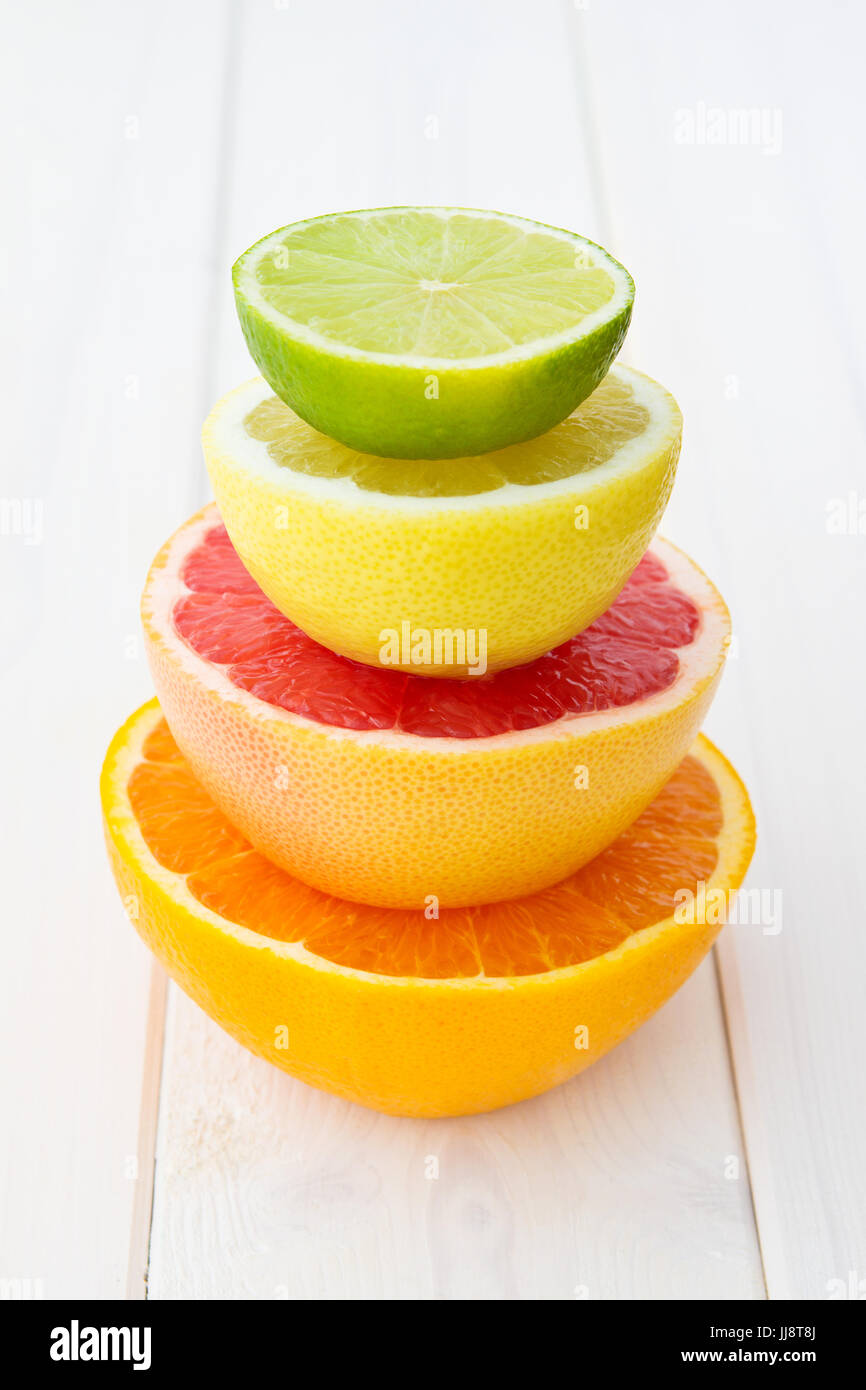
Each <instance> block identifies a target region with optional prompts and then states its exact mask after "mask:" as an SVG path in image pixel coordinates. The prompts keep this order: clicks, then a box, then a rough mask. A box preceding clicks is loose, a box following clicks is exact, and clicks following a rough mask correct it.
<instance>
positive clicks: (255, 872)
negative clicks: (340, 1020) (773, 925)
mask: <svg viewBox="0 0 866 1390" xmlns="http://www.w3.org/2000/svg"><path fill="white" fill-rule="evenodd" d="M142 752H143V761H142V762H140V763H139V764H138V765H137V766H136V767H135V769H134V770H133V772H132V775H131V777H130V779H129V784H128V791H129V799H130V803H131V805H132V810H133V814H134V815H135V817H136V820H137V821H138V824H139V826H140V828H141V832H142V835H143V836H144V839H145V841H146V843H147V845H148V847H149V849H150V851H151V853H152V854H153V856H154V858H155V859H156V860H157V861H158V862H159V863H160V864H162V865H163V866H164V867H165V868H167V869H170V870H172V871H173V872H175V873H178V874H182V875H184V876H186V879H187V886H188V888H189V891H190V892H191V893H192V895H193V897H194V898H196V899H197V901H198V902H200V903H202V904H203V905H204V906H205V907H208V908H210V909H211V910H212V911H214V912H217V913H219V914H220V915H221V916H222V917H225V918H226V919H227V920H228V921H230V922H235V923H237V924H239V925H241V926H244V927H248V928H249V929H250V930H251V931H255V932H258V933H259V934H260V935H262V936H267V937H271V938H272V939H274V940H277V941H299V942H300V941H302V942H303V943H304V945H305V947H306V949H307V950H308V951H310V952H311V954H313V955H315V956H319V957H322V958H323V959H325V960H329V961H333V962H335V963H336V964H339V965H346V966H351V967H352V968H354V969H356V970H365V971H369V972H370V973H372V974H377V975H398V976H406V977H409V978H416V979H417V978H424V979H456V978H461V977H473V976H478V975H485V976H489V977H503V976H513V975H535V974H541V973H544V972H545V971H548V970H556V969H559V968H560V967H562V966H568V965H577V964H579V963H581V962H582V961H587V960H592V959H593V958H594V957H595V956H599V955H603V954H604V953H605V952H606V951H609V950H611V949H613V947H615V946H617V945H619V943H620V942H622V941H624V940H625V939H626V937H628V936H630V935H631V934H632V932H634V931H637V930H639V929H640V928H641V927H645V926H649V925H650V924H652V923H653V922H657V921H659V920H661V919H663V918H665V917H667V916H669V915H670V914H671V913H672V912H673V910H674V907H675V901H674V895H675V893H676V892H677V891H680V890H682V889H686V888H687V889H691V890H692V891H695V889H696V886H697V884H698V882H700V881H702V880H707V879H709V877H710V875H711V874H712V872H713V870H714V869H715V866H716V862H717V857H718V855H717V847H716V838H717V836H718V835H719V832H720V831H721V828H722V811H721V804H720V800H719V793H718V789H717V787H716V784H715V782H714V781H713V779H712V777H711V776H710V774H709V773H708V772H707V771H706V769H705V768H704V767H703V766H702V765H701V763H700V762H698V760H697V759H696V758H692V757H687V758H685V759H684V761H683V762H682V763H681V764H680V766H679V767H678V769H677V771H676V772H675V773H674V775H673V777H672V778H671V779H670V781H669V782H668V784H667V785H666V786H665V787H664V788H663V790H662V791H661V792H660V793H659V795H658V796H657V797H656V799H655V801H654V802H653V803H652V805H651V806H650V807H649V808H648V810H646V811H645V812H644V813H643V815H642V816H640V817H639V819H638V820H637V821H635V823H634V825H632V826H631V827H630V829H628V830H627V831H625V833H624V834H623V835H621V836H620V837H619V839H618V840H616V841H615V842H614V843H613V844H612V845H611V846H610V848H609V849H607V850H605V851H604V852H603V853H602V854H600V855H598V856H597V858H595V859H593V860H592V861H591V863H589V864H587V865H586V867H585V868H583V869H581V870H580V871H579V872H578V873H576V874H574V875H573V876H572V877H571V878H569V879H566V880H565V882H563V883H559V884H556V885H555V886H554V887H553V888H548V889H546V890H545V891H544V892H542V893H536V894H534V895H532V896H531V897H527V898H518V899H515V900H513V901H512V902H503V903H493V904H491V905H490V906H487V907H465V908H448V909H443V910H442V912H441V913H440V915H439V918H438V920H427V919H426V918H425V916H424V914H423V912H421V911H411V910H403V909H396V908H376V907H364V906H361V905H359V904H357V903H347V902H343V901H342V900H341V899H339V898H334V897H329V896H328V895H327V894H325V893H320V892H318V890H316V889H315V888H308V887H307V886H306V885H305V884H303V883H301V882H300V881H299V880H298V879H295V878H292V877H290V875H289V874H287V873H285V872H284V871H283V870H282V869H278V868H276V867H275V866H274V865H273V864H271V863H270V861H269V860H267V859H265V858H264V857H263V856H262V855H261V854H259V853H258V852H257V851H256V850H254V849H253V848H252V847H251V845H250V844H249V841H248V840H246V839H244V837H243V836H242V835H240V834H239V833H238V832H237V831H236V830H235V829H234V828H233V826H232V825H231V824H230V823H229V821H228V820H227V819H226V817H225V816H224V815H223V814H222V812H221V811H218V810H217V808H216V806H215V805H214V803H213V802H212V801H211V799H210V797H209V796H208V795H207V793H206V792H205V791H204V789H203V788H202V787H201V786H200V785H199V783H198V782H197V781H196V779H195V778H194V776H193V774H192V772H191V771H190V769H189V767H188V766H187V764H186V762H185V761H184V759H183V756H182V754H181V753H180V751H179V749H178V748H177V745H176V744H175V743H174V741H173V739H172V737H171V735H170V733H169V732H168V728H167V726H166V724H165V722H164V721H160V723H159V725H158V726H157V727H156V729H155V730H154V731H153V732H152V733H151V734H150V735H149V736H148V737H147V739H146V740H145V743H144V747H143V750H142Z"/></svg>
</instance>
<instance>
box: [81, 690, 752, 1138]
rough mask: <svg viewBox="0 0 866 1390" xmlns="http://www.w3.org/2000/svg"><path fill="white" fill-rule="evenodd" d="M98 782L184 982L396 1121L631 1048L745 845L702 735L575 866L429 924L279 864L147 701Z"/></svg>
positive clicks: (153, 923)
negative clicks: (219, 797)
mask: <svg viewBox="0 0 866 1390" xmlns="http://www.w3.org/2000/svg"><path fill="white" fill-rule="evenodd" d="M101 787H102V804H103V809H104V815H105V827H106V837H107V843H108V850H109V856H110V859H111V864H112V867H113V870H114V874H115V877H116V879H117V884H118V887H119V889H120V892H121V895H122V897H123V900H124V903H125V906H126V910H127V913H128V915H129V916H130V918H131V920H132V922H133V924H134V925H135V927H136V930H137V931H138V932H139V934H140V935H141V936H142V938H143V939H144V941H145V942H146V943H147V945H148V946H149V947H150V948H151V950H152V951H153V952H154V953H155V954H156V956H157V957H158V958H159V960H160V961H161V962H162V964H163V965H164V966H165V968H166V969H167V970H168V971H169V973H170V974H171V975H172V977H173V978H174V979H175V980H176V981H177V982H178V984H179V985H181V986H182V988H183V989H184V990H186V992H187V993H188V994H189V995H190V996H191V997H192V998H193V999H194V1000H195V1001H196V1002H197V1003H198V1004H200V1005H201V1007H202V1008H203V1009H205V1010H206V1011H207V1012H208V1013H209V1014H210V1015H211V1017H212V1018H214V1019H216V1021H217V1022H218V1023H219V1024H220V1025H221V1026H222V1027H223V1028H225V1029H226V1031H227V1032H228V1033H230V1034H231V1035H232V1036H233V1037H235V1038H237V1040H238V1041H239V1042H241V1043H243V1045H244V1046H245V1047H248V1048H249V1049H250V1050H251V1051H252V1052H255V1053H256V1054H258V1055H259V1056H260V1057H264V1058H266V1059H267V1060H268V1061H270V1062H273V1063H274V1064H275V1065H276V1066H278V1067H281V1068H283V1070H285V1071H288V1072H291V1074H292V1075H293V1076H297V1077H299V1078H300V1079H301V1080H303V1081H306V1082H309V1083H310V1084H311V1085H314V1086H319V1087H321V1088H322V1089H323V1090H327V1091H332V1092H335V1093H336V1094H337V1095H340V1096H344V1097H346V1098H347V1099H349V1100H354V1101H358V1102H359V1103H360V1104H362V1105H367V1106H371V1107H372V1108H374V1109H377V1110H385V1111H388V1112H390V1113H392V1114H398V1115H461V1114H467V1113H472V1112H476V1111H482V1110H492V1109H494V1108H496V1107H497V1106H501V1105H508V1104H510V1103H511V1102H513V1101H518V1100H523V1099H525V1098H526V1097H528V1096H533V1095H537V1094H538V1093H540V1092H541V1091H545V1090H547V1089H548V1088H549V1087H551V1086H555V1085H557V1084H558V1083H560V1082H562V1081H565V1080H567V1079H568V1078H569V1077H571V1076H573V1075H574V1074H575V1073H576V1072H579V1071H581V1070H582V1069H583V1068H584V1067H586V1066H588V1065H589V1064H590V1063H592V1062H594V1061H595V1060H596V1059H597V1058H599V1057H601V1056H602V1055H603V1054H604V1053H605V1052H607V1051H608V1050H609V1049H610V1048H612V1047H614V1046H615V1045H616V1044H617V1043H618V1042H621V1041H622V1039H623V1038H625V1037H626V1036H627V1035H628V1034H629V1033H631V1032H632V1031H633V1030H634V1029H635V1028H637V1027H638V1026H639V1025H640V1024H641V1023H643V1022H644V1021H645V1020H646V1019H647V1018H648V1017H649V1016H650V1015H651V1014H652V1013H653V1012H654V1011H655V1010H656V1009H657V1008H658V1007H659V1006H660V1005H661V1004H663V1003H664V1002H665V1001H666V1000H667V999H668V998H669V997H670V995H671V994H673V992H674V991H675V990H676V989H677V988H678V987H679V986H680V985H681V984H682V983H683V981H684V980H685V979H686V978H687V977H688V975H689V974H691V972H692V970H694V968H695V966H696V965H697V964H698V962H699V961H700V960H701V958H702V957H703V956H704V954H705V953H706V951H707V950H708V949H709V947H710V945H711V943H712V941H713V938H714V937H715V936H716V934H717V932H718V931H719V928H720V925H721V922H722V921H723V920H724V915H725V907H726V904H727V902H728V895H729V894H730V893H732V892H733V891H734V890H735V889H737V888H738V887H739V885H740V883H741V882H742V879H743V877H744V875H745V872H746V869H747V867H748V864H749V860H750V858H751V855H752V850H753V847H754V820H753V817H752V812H751V807H750V805H749V800H748V796H747V795H746V792H745V789H744V787H743V785H742V783H741V782H740V780H739V778H738V777H737V775H736V773H735V772H734V771H733V769H732V768H731V767H730V765H729V764H728V763H727V762H726V761H725V759H724V758H723V757H722V755H721V754H720V753H719V752H718V751H717V750H716V749H715V748H714V747H713V746H712V744H710V743H709V742H708V741H707V740H706V739H704V738H699V739H698V741H697V743H696V744H695V745H694V746H693V748H692V751H691V753H690V754H689V755H688V756H687V757H686V758H685V760H684V761H683V762H682V764H681V765H680V767H679V768H678V769H677V771H676V772H675V773H674V775H673V777H672V778H671V779H670V781H669V782H668V784H667V785H666V787H665V788H664V789H663V790H662V791H661V792H660V794H659V795H658V796H657V798H656V800H655V801H654V802H653V803H652V805H651V806H650V807H649V808H648V809H647V810H646V811H645V812H644V813H643V815H642V816H641V817H640V818H639V820H637V821H636V822H635V824H634V825H632V826H631V828H630V829H629V830H627V831H626V832H625V833H624V834H623V835H622V836H620V838H619V839H618V840H617V841H616V842H615V843H614V844H613V845H611V846H610V848H609V849H607V850H606V851H604V853H602V854H601V855H599V856H598V858H597V859H595V860H593V861H592V863H590V864H588V865H587V866H586V867H585V868H584V869H582V870H581V871H580V872H579V873H577V874H575V875H574V876H573V877H572V878H570V879H567V880H566V881H565V882H563V883H560V884H558V885H557V886H556V887H554V888H550V889H547V890H546V891H545V892H542V893H538V894H536V895H535V896H533V897H528V898H522V899H520V900H518V901H515V902H509V903H500V904H497V905H493V906H489V907H477V908H464V909H450V910H445V911H443V912H441V913H440V915H439V917H438V918H436V917H435V916H431V914H430V912H429V911H428V912H426V913H425V912H424V911H400V910H387V909H381V908H372V907H359V906H357V905H355V904H351V903H345V902H342V901H340V900H339V899H338V898H333V897H328V896H326V895H325V894H322V893H319V892H317V891H316V890H315V889H312V888H308V887H306V886H305V885H304V884H302V883H300V882H299V881H298V880H297V879H294V878H291V877H290V876H289V875H288V874H286V873H284V872H283V871H282V870H280V869H278V868H276V867H275V866H274V865H273V864H271V863H270V862H269V861H268V860H267V859H265V858H264V857H263V856H262V855H260V854H258V853H257V852H256V851H255V850H254V849H253V848H252V846H251V845H250V844H249V842H248V841H247V840H245V839H244V837H243V836H242V835H241V834H240V833H239V832H238V831H237V830H235V829H234V828H233V826H232V825H231V824H230V822H229V821H228V820H226V818H225V816H224V815H223V814H222V812H221V811H219V810H218V809H217V807H216V806H215V805H214V803H213V802H212V801H211V799H210V797H209V796H208V794H207V793H206V792H205V791H204V789H203V788H202V787H201V786H200V785H199V783H198V782H197V781H196V780H195V778H194V776H193V775H192V773H191V771H190V769H189V767H188V766H187V764H186V763H185V761H184V759H183V757H182V756H181V754H180V753H179V751H178V749H177V747H176V745H175V744H174V742H173V740H172V738H171V736H170V734H169V733H168V730H167V728H166V725H165V723H164V721H163V719H162V715H161V712H160V709H159V706H158V704H157V702H156V701H155V700H154V701H151V703H150V704H148V705H145V706H144V707H143V708H142V709H140V710H139V711H138V713H137V714H134V715H133V716H132V718H131V719H130V720H129V721H128V722H127V723H126V724H125V725H124V726H123V728H122V729H121V730H120V731H119V732H118V733H117V734H116V736H115V738H114V740H113V742H112V744H111V747H110V749H109V751H108V755H107V757H106V761H105V765H104V768H103V773H102V784H101Z"/></svg>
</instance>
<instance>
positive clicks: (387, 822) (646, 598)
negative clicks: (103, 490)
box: [142, 506, 729, 907]
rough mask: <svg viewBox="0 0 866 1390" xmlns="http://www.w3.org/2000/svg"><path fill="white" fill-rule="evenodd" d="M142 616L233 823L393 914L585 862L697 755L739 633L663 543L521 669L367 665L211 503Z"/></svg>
mask: <svg viewBox="0 0 866 1390" xmlns="http://www.w3.org/2000/svg"><path fill="white" fill-rule="evenodd" d="M142 616H143V622H144V631H145V636H146V642H147V649H148V656H149V659H150V664H151V669H152V672H153V677H154V681H155V684H156V690H157V694H158V695H159V698H160V703H161V705H162V708H163V710H164V712H165V717H166V719H167V721H168V724H169V727H170V729H171V731H172V733H173V735H174V737H175V738H176V740H177V743H178V745H179V746H180V748H181V750H182V752H183V754H184V756H185V757H186V758H187V760H188V761H189V763H190V766H191V768H192V770H193V772H194V773H195V775H196V777H197V778H198V779H199V780H200V782H201V783H202V784H203V786H204V787H205V788H206V790H207V791H208V793H209V794H210V796H212V797H213V799H214V801H215V802H216V804H217V805H218V806H219V807H220V809H221V810H222V811H223V812H224V813H225V815H226V816H228V818H229V820H230V821H231V822H232V823H233V824H234V825H235V826H237V827H238V830H239V831H240V832H241V833H242V834H243V835H245V836H246V837H247V838H248V839H249V840H250V841H252V843H253V844H254V845H255V846H256V848H257V849H258V850H260V851H261V852H262V853H263V854H265V855H267V857H268V858H269V859H271V860H272V861H273V862H274V863H275V864H277V865H279V866H280V867H281V868H283V869H285V870H286V871H287V872H289V873H291V874H293V875H295V876H296V877H297V878H300V879H302V880H303V881H304V882H305V883H308V884H311V885H312V886H313V887H316V888H319V889H321V890H322V891H324V892H327V893H333V894H336V895H338V896H339V897H342V898H349V899H353V900H355V901H359V902H365V903H372V904H376V905H380V906H385V907H418V906H424V905H425V904H430V903H434V904H438V905H439V906H442V907H452V906H462V905H467V904H473V903H487V902H493V901H498V900H502V899H507V898H514V897H519V896H521V895H524V894H527V893H533V892H536V891H538V890H540V889H543V888H546V887H548V886H549V885H550V884H552V883H556V882H558V881H559V880H560V879H563V878H566V877H567V876H568V875H569V874H572V873H574V872H575V870H576V869H578V868H580V867H581V866H582V865H584V864H586V863H587V862H588V861H589V860H590V859H592V857H593V856H594V855H596V854H598V853H599V851H600V850H602V849H604V848H605V846H606V845H609V844H610V843H611V841H612V840H613V839H615V838H616V836H617V835H619V834H620V833H621V832H622V831H623V830H624V829H625V828H626V827H627V826H628V825H630V824H631V823H632V821H634V820H635V819H636V817H637V816H638V815H640V813H641V812H642V811H643V810H644V809H645V808H646V807H647V806H648V805H649V803H650V801H652V799H653V797H654V796H655V795H656V794H657V793H658V792H659V790H660V789H661V787H662V786H663V785H664V783H665V782H666V781H667V780H668V778H669V777H670V776H671V774H672V772H673V771H674V769H675V768H676V766H677V764H678V763H679V762H680V761H681V760H682V758H683V757H684V756H685V754H686V752H687V750H688V748H689V745H690V744H691V742H692V740H693V739H694V737H695V734H696V733H697V730H698V728H699V726H700V723H701V721H702V719H703V717H704V715H705V713H706V710H707V708H708V706H709V703H710V701H711V699H712V696H713V693H714V691H715V688H716V685H717V682H718V680H719V677H720V674H721V670H722V665H723V662H724V656H725V650H726V646H727V642H728V640H729V619H728V614H727V610H726V608H725V605H724V603H723V601H722V599H721V597H720V595H719V594H718V592H717V591H716V589H715V588H714V587H713V585H712V584H711V583H710V581H709V580H708V579H707V578H706V576H705V575H703V574H702V573H701V571H700V570H699V569H698V568H697V566H696V565H695V564H693V562H692V561H691V560H689V559H688V557H687V556H685V555H684V554H682V552H680V551H678V550H677V549H676V548H675V547H674V546H672V545H669V544H667V543H665V542H661V541H660V542H658V543H657V544H656V545H654V547H653V549H652V550H651V551H650V552H649V553H648V555H647V556H646V557H645V558H644V559H643V560H642V561H641V563H640V565H639V566H638V568H637V570H636V571H635V573H634V575H633V576H632V578H631V579H630V580H629V582H628V584H627V585H626V587H625V588H624V590H623V591H622V594H621V595H620V597H619V598H618V599H617V601H616V603H615V604H614V605H613V606H612V607H611V608H610V609H609V610H608V612H607V613H606V614H604V615H603V617H601V618H600V619H598V620H597V622H595V623H594V624H593V625H592V626H591V627H590V628H588V629H587V630H586V631H585V632H584V633H582V634H580V635H579V636H578V637H576V638H574V639H572V640H571V641H570V642H567V643H565V644H563V645H562V646H561V647H559V648H557V649H556V650H555V651H553V652H551V653H549V654H547V655H546V656H543V657H541V658H539V660H537V661H535V662H532V663H531V664H529V665H527V666H522V667H519V668H515V669H513V670H510V671H503V672H500V673H498V674H496V675H492V676H486V677H484V678H474V679H469V680H466V681H462V682H455V681H440V680H435V679H428V678H426V677H423V676H410V675H405V674H403V673H402V672H398V671H389V670H384V669H382V668H378V669H377V668H374V667H370V666H365V665H361V664H359V663H356V662H353V661H350V660H348V659H346V658H344V657H340V656H337V655H335V654H334V653H333V652H330V651H328V650H326V649H325V648H323V647H320V646H318V645H317V644H316V643H315V642H313V641H312V639H311V638H309V637H307V636H306V635H305V634H304V633H303V632H301V631H300V630H299V629H298V628H296V627H295V626H294V625H293V624H292V623H291V622H290V621H289V620H288V619H287V618H285V617H284V616H283V615H282V614H281V613H280V612H278V610H277V609H276V608H275V607H274V606H273V604H272V603H271V602H270V600H269V599H267V598H266V597H265V595H264V594H263V593H262V592H261V590H260V589H259V588H258V586H257V585H256V583H255V581H254V580H253V579H252V578H251V576H250V575H249V574H248V573H247V572H246V570H245V569H244V568H243V566H242V565H241V563H240V561H239V560H238V557H237V555H236V554H235V552H234V550H233V548H232V545H231V542H230V540H229V538H228V536H227V534H226V531H225V529H224V527H223V526H222V524H221V521H220V518H219V514H218V512H217V511H216V508H215V507H213V506H211V507H208V508H206V509H205V510H204V511H202V512H200V513H199V514H198V515H197V516H194V517H193V518H192V519H191V520H190V521H189V522H187V523H186V524H185V525H184V526H182V527H181V528H180V530H179V531H178V532H177V533H176V534H175V535H174V536H173V537H172V539H171V540H170V541H168V542H167V544H166V545H165V546H164V547H163V549H162V550H161V551H160V553H159V555H158V556H157V558H156V560H155V561H154V564H153V566H152V568H151V571H150V574H149V577H148V580H147V585H146V587H145V591H144V596H143V600H142Z"/></svg>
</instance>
